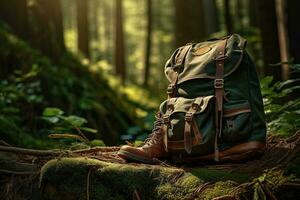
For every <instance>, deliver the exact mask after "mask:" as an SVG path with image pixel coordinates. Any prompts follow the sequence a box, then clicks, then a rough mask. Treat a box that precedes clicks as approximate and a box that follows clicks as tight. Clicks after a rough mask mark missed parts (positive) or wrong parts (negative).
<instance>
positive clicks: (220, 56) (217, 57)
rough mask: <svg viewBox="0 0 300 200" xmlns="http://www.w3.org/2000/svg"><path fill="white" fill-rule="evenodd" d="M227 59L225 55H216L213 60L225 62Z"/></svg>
mask: <svg viewBox="0 0 300 200" xmlns="http://www.w3.org/2000/svg"><path fill="white" fill-rule="evenodd" d="M221 53H223V52H221ZM227 58H228V56H227V55H218V56H216V57H215V60H216V61H225V60H226V59H227Z"/></svg>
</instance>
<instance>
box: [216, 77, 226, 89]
mask: <svg viewBox="0 0 300 200" xmlns="http://www.w3.org/2000/svg"><path fill="white" fill-rule="evenodd" d="M214 87H215V88H224V79H222V78H218V79H215V81H214Z"/></svg>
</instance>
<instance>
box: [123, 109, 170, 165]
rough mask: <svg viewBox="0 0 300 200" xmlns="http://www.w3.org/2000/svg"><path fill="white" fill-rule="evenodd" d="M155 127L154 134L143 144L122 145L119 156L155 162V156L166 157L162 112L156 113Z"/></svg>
mask: <svg viewBox="0 0 300 200" xmlns="http://www.w3.org/2000/svg"><path fill="white" fill-rule="evenodd" d="M155 117H156V121H155V122H154V129H153V131H152V134H150V135H149V137H148V138H147V139H146V140H145V142H144V144H143V146H141V147H133V146H129V145H125V146H122V147H121V149H120V150H119V152H118V156H120V157H121V158H123V159H125V160H128V161H137V162H142V163H150V164H152V163H155V159H154V158H158V159H160V158H166V157H167V156H168V153H167V152H166V151H165V148H164V144H163V138H162V130H161V128H162V118H161V115H160V113H157V114H156V116H155Z"/></svg>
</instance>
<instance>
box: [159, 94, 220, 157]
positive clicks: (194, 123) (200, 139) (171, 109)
mask: <svg viewBox="0 0 300 200" xmlns="http://www.w3.org/2000/svg"><path fill="white" fill-rule="evenodd" d="M160 112H161V113H162V115H163V119H164V124H163V135H164V144H165V147H166V150H168V151H170V152H177V153H178V152H181V153H183V152H186V153H188V154H191V153H193V154H194V153H195V154H198V155H199V154H206V153H209V152H211V151H212V150H213V149H212V148H213V141H214V137H215V117H214V116H215V109H214V96H205V97H198V98H195V99H186V98H183V97H178V98H171V99H168V100H166V101H165V102H163V103H162V104H161V106H160ZM200 147H201V148H200ZM199 149H200V151H199Z"/></svg>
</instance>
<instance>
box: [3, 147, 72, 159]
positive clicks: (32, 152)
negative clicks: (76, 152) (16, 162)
mask: <svg viewBox="0 0 300 200" xmlns="http://www.w3.org/2000/svg"><path fill="white" fill-rule="evenodd" d="M0 151H4V152H10V153H17V154H26V155H33V156H56V155H61V154H63V153H65V154H67V153H68V151H52V150H35V149H24V148H20V147H8V146H2V145H0Z"/></svg>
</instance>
